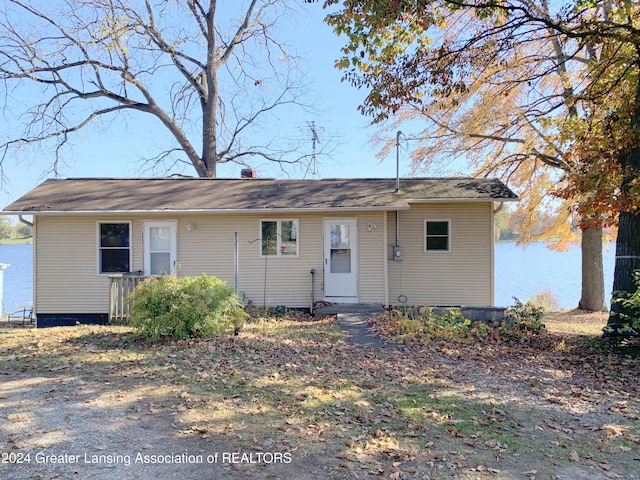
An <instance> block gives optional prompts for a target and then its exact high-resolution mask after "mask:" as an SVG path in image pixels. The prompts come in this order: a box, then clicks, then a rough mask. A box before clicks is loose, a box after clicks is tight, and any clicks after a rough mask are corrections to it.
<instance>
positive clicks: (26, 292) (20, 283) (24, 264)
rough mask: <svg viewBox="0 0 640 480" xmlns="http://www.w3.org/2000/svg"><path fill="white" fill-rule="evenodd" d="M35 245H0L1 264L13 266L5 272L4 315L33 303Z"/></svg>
mask: <svg viewBox="0 0 640 480" xmlns="http://www.w3.org/2000/svg"><path fill="white" fill-rule="evenodd" d="M32 253H33V245H31V244H25V245H0V263H8V264H9V265H11V266H10V267H9V268H7V269H6V270H5V271H4V297H3V302H2V303H3V309H2V311H3V313H11V312H14V311H16V310H18V309H19V308H22V307H24V306H25V305H27V304H29V305H30V304H31V302H32V300H33V299H32V291H33V289H32V286H33V255H32Z"/></svg>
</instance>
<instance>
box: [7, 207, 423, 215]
mask: <svg viewBox="0 0 640 480" xmlns="http://www.w3.org/2000/svg"><path fill="white" fill-rule="evenodd" d="M410 208H411V207H410V206H409V205H385V206H371V207H334V208H227V209H161V210H53V209H49V210H21V211H16V210H4V211H0V215H106V214H109V215H111V214H114V215H124V214H130V215H131V214H140V215H143V214H172V213H174V214H193V213H226V214H229V213H254V214H255V213H298V214H301V213H336V212H379V211H395V210H409V209H410Z"/></svg>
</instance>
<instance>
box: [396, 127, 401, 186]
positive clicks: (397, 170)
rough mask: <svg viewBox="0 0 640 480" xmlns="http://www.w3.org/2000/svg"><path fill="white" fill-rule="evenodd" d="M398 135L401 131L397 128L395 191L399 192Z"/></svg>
mask: <svg viewBox="0 0 640 480" xmlns="http://www.w3.org/2000/svg"><path fill="white" fill-rule="evenodd" d="M400 135H402V132H401V131H400V130H398V133H396V193H399V192H400Z"/></svg>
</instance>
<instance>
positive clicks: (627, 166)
mask: <svg viewBox="0 0 640 480" xmlns="http://www.w3.org/2000/svg"><path fill="white" fill-rule="evenodd" d="M638 62H639V65H640V56H639V58H638ZM638 70H640V68H639V69H638ZM636 73H638V72H636ZM636 82H637V83H636V94H635V99H634V100H635V103H634V106H633V113H632V115H631V121H630V126H631V129H630V130H631V132H632V133H636V132H638V131H639V130H640V81H638V80H636ZM620 165H621V166H622V168H623V170H624V171H623V174H624V177H623V180H622V185H621V186H620V193H621V194H622V195H627V194H628V193H629V191H630V190H631V186H632V184H633V182H634V181H636V180H637V177H638V174H639V173H640V145H638V143H637V140H636V144H634V145H633V146H632V147H631V148H629V149H628V150H627V151H625V152H623V153H622V155H621V156H620ZM635 207H637V205H636V206H635ZM637 269H640V212H638V211H637V210H635V209H634V208H632V207H629V208H628V209H627V211H621V212H620V218H619V220H618V238H617V240H616V266H615V269H614V271H613V297H614V299H615V297H616V292H627V293H633V292H635V291H636V288H637V286H636V285H635V283H634V281H633V272H634V271H635V270H637ZM631 315H632V313H631V309H630V308H629V307H625V306H624V305H622V304H621V303H620V302H611V313H610V315H609V321H608V324H609V325H616V324H620V323H630V321H629V319H628V318H627V317H629V316H631ZM625 316H627V317H625Z"/></svg>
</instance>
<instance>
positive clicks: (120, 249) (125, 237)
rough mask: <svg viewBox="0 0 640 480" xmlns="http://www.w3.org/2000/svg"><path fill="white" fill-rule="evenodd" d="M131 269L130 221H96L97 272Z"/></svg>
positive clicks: (115, 271) (119, 271)
mask: <svg viewBox="0 0 640 480" xmlns="http://www.w3.org/2000/svg"><path fill="white" fill-rule="evenodd" d="M130 271H131V222H98V273H124V272H130Z"/></svg>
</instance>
